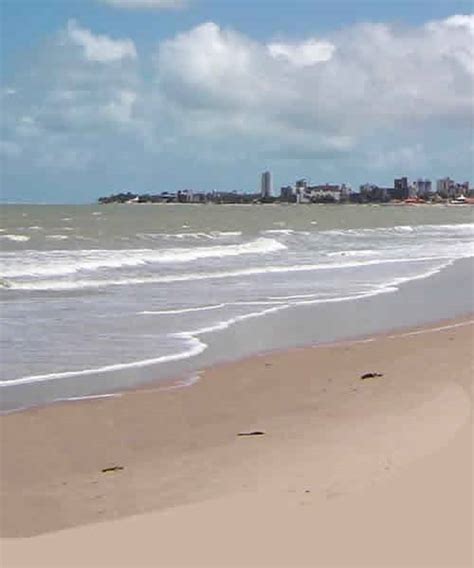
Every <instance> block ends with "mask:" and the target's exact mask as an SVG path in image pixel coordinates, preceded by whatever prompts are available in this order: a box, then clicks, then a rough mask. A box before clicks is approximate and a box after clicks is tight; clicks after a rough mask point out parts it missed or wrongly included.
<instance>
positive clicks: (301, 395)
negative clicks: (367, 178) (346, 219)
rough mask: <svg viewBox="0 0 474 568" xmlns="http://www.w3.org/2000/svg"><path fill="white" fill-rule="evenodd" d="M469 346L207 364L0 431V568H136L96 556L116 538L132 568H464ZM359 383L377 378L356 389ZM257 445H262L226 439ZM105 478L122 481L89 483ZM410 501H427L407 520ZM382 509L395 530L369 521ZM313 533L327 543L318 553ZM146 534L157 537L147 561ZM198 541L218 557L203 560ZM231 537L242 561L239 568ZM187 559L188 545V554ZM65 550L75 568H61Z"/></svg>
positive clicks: (392, 345)
mask: <svg viewBox="0 0 474 568" xmlns="http://www.w3.org/2000/svg"><path fill="white" fill-rule="evenodd" d="M436 328H441V329H436ZM472 338H473V325H472V321H471V322H469V323H468V321H467V319H466V318H462V319H456V320H450V321H449V322H446V321H443V322H440V323H439V324H438V325H436V324H434V325H433V324H432V325H430V326H428V327H423V328H420V327H417V328H414V329H411V330H403V331H402V330H399V331H397V332H395V333H385V334H382V335H377V336H375V337H367V338H362V339H359V340H358V341H350V342H342V343H341V342H337V343H336V344H333V345H317V346H314V347H303V348H295V349H291V350H285V351H280V352H278V351H277V352H271V353H264V354H260V355H257V356H253V357H249V358H246V359H242V360H240V361H236V362H231V363H223V364H219V365H216V366H214V367H211V368H209V369H207V370H206V371H204V372H203V373H202V377H201V380H200V381H198V382H197V383H196V384H194V385H193V386H192V387H190V388H184V389H172V390H163V388H159V389H158V390H156V391H155V390H153V389H150V388H148V389H146V388H144V389H137V390H135V391H130V392H125V393H123V394H122V395H121V396H120V397H117V398H107V399H96V400H83V401H79V402H69V403H61V404H54V405H51V406H47V407H43V408H36V409H30V410H28V411H25V412H19V413H15V414H10V415H7V416H3V417H1V418H0V423H1V425H2V445H3V449H2V456H3V459H2V494H3V498H2V500H3V511H4V517H3V522H2V524H3V527H2V534H3V535H4V537H10V538H4V540H3V542H2V555H3V562H4V565H5V566H14V565H24V566H25V565H41V564H32V563H31V562H32V558H36V559H38V558H40V559H42V560H41V561H42V563H43V565H49V566H54V565H63V566H65V565H74V563H76V565H89V566H92V565H95V564H94V562H97V563H98V564H99V565H132V564H130V562H132V559H131V557H130V553H127V552H126V551H125V550H124V547H123V546H116V547H115V548H114V549H113V550H111V549H109V548H108V547H107V545H106V543H107V542H110V539H111V538H112V539H114V540H116V539H117V536H119V537H120V535H125V534H127V539H131V540H132V541H133V542H138V543H141V544H139V546H140V547H141V548H140V552H139V553H138V554H137V556H136V561H137V562H136V563H135V565H146V563H147V562H148V564H149V563H153V564H154V565H163V566H165V565H166V566H168V565H188V566H196V565H239V566H240V565H241V566H250V565H252V564H253V565H255V564H257V565H265V564H267V565H278V564H280V565H291V564H292V558H293V560H294V562H293V564H295V563H296V564H299V565H304V564H305V563H306V564H307V565H308V564H311V565H318V564H317V563H318V562H322V563H323V564H320V565H328V566H329V565H345V566H350V565H356V564H357V563H359V565H360V564H361V563H362V565H367V566H368V565H379V566H380V565H384V564H390V563H391V565H399V566H402V565H403V566H408V565H410V563H409V561H410V558H411V565H419V564H420V562H419V561H420V559H421V560H423V562H424V563H425V564H426V563H428V565H433V564H429V561H431V560H433V559H436V558H438V560H437V564H438V565H445V566H448V565H450V566H464V565H465V566H468V565H469V564H468V562H469V558H470V557H469V555H470V554H471V552H470V546H471V543H470V534H471V533H470V532H469V529H470V528H472V526H470V525H469V522H471V523H472V519H471V520H470V509H469V506H468V505H469V504H470V499H469V495H471V496H472V486H471V482H470V480H471V477H468V474H469V472H470V471H471V469H470V468H471V465H470V461H469V459H468V458H469V455H470V452H471V449H472V446H470V445H469V444H471V443H472V430H471V424H470V422H471V412H472V409H471V407H472V400H471V396H472V395H471V387H472V374H471V373H472V369H471V367H472V351H471V349H472V347H471V345H472ZM368 372H378V373H381V374H383V376H382V377H374V378H370V379H368V380H361V378H360V377H361V376H362V375H363V374H364V373H368ZM253 431H261V432H264V434H263V435H260V436H249V437H240V436H238V434H239V433H250V432H253ZM45 441H47V444H45ZM453 456H454V457H453ZM432 463H434V464H437V465H436V466H435V467H434V466H433V465H430V464H432ZM453 463H462V468H461V469H459V468H458V469H454V468H453V467H452V464H453ZM116 466H118V467H123V468H124V469H123V470H117V471H113V472H107V473H102V469H104V468H108V467H116ZM440 468H441V469H440ZM443 468H444V469H443ZM437 469H440V471H443V472H444V473H443V476H442V477H440V476H439V474H438V473H437V471H436V470H437ZM447 470H449V471H448V473H447ZM420 472H421V473H420ZM423 472H424V473H423ZM428 472H430V473H429V475H430V479H429V480H428V479H427V478H426V475H427V474H428ZM417 476H418V477H417ZM418 478H419V479H418ZM464 478H466V479H464ZM416 479H418V481H416ZM429 487H432V491H433V494H431V493H429V491H428V489H429ZM423 491H425V492H426V491H428V494H429V495H428V496H426V495H425V497H426V499H425V498H423V499H425V500H424V501H423V503H422V504H419V508H418V509H417V508H416V507H417V505H416V503H417V502H418V501H417V499H418V500H419V499H420V495H421V496H423V495H424V493H423ZM458 494H459V495H458ZM394 495H398V496H399V499H398V501H397V499H394V498H393V496H394ZM448 496H449V499H448ZM428 497H429V499H428ZM458 497H459V499H458ZM384 499H385V501H387V499H388V502H389V503H388V504H387V507H388V506H389V505H390V507H392V509H394V510H395V512H394V513H393V515H392V512H393V511H392V510H390V511H389V510H386V511H385V510H384V511H381V510H380V509H378V508H377V507H379V505H378V503H384V502H385V501H384ZM423 499H422V500H423ZM430 499H434V500H435V503H434V504H437V505H439V506H440V503H443V506H447V507H451V509H453V508H454V509H455V510H454V509H453V511H452V512H453V514H454V517H453V515H446V517H445V516H444V515H441V514H440V515H438V516H437V517H434V516H433V512H432V508H433V506H434V504H431V505H430V503H431V501H430ZM402 503H404V506H405V508H403V507H402V506H401V504H402ZM414 504H415V505H414ZM397 507H398V509H397ZM412 507H414V508H413V509H412ZM430 507H431V508H430ZM466 507H467V509H466ZM361 508H362V509H364V510H363V511H361ZM468 509H469V510H468ZM371 511H373V513H374V515H375V516H374V517H373V518H372V521H371V517H370V514H371V513H370V512H371ZM376 511H378V513H377V514H379V515H380V514H382V515H383V523H379V522H378V521H377V516H376ZM397 511H398V512H397ZM222 514H225V515H226V524H225V525H226V526H223V525H222V523H221V522H220V521H219V519H222ZM360 514H362V515H363V519H364V522H363V523H362V525H366V526H367V527H370V529H371V530H372V531H378V533H379V534H378V543H379V545H377V546H374V542H373V541H372V539H371V538H370V539H368V537H370V536H371V535H370V530H368V532H367V533H365V532H361V529H362V527H361V526H351V527H349V526H346V524H347V519H352V520H353V521H356V520H357V519H358V518H359V519H360ZM137 515H138V516H137ZM441 517H442V518H441ZM415 518H416V519H417V522H418V521H422V522H423V523H425V524H424V525H423V528H421V529H420V528H418V536H420V535H421V536H420V538H419V539H418V541H417V542H415V541H413V542H412V541H410V539H409V536H410V535H409V534H408V532H407V531H406V527H408V526H411V525H410V523H411V522H412V519H415ZM197 519H201V520H199V521H198V523H197V525H196V521H197ZM331 519H332V520H331ZM344 519H345V520H344ZM227 521H228V522H227ZM257 521H258V525H257V524H256V523H257ZM341 522H342V525H343V526H344V527H345V529H344V528H341ZM97 523H99V524H97ZM334 523H335V524H334ZM371 523H372V524H371ZM199 525H203V526H199ZM338 525H339V528H337V526H338ZM315 526H316V527H318V528H319V529H320V530H321V531H322V533H321V534H326V536H327V539H326V540H325V541H324V539H322V540H321V542H319V541H318V546H312V545H311V543H312V540H311V539H313V541H314V539H315V538H316V539H317V538H318V537H317V534H314V528H313V527H315ZM384 526H385V527H388V528H389V530H388V532H385V531H384V529H383V527H384ZM152 527H159V530H160V534H163V535H164V537H163V541H162V542H161V541H160V546H159V547H158V548H155V547H154V546H153V543H154V540H153V538H151V539H150V537H151V535H152V534H154V529H153V530H151V528H152ZM179 527H181V528H179ZM205 527H207V528H208V529H209V530H215V531H217V533H218V534H219V538H218V539H217V540H220V542H216V539H212V542H213V543H214V544H213V545H211V542H210V537H209V534H208V533H206V534H207V537H206V534H203V531H204V529H205ZM331 527H332V528H331ZM430 527H431V529H430ZM191 528H192V530H191ZM448 528H449V531H451V534H450V536H449V538H448V537H446V535H445V537H444V540H443V539H441V531H442V530H448ZM61 529H63V530H61ZM64 529H65V530H64ZM250 529H252V531H254V532H252V531H251V530H250ZM237 530H240V531H243V534H244V535H245V539H246V542H247V544H248V545H249V547H248V548H246V549H245V550H240V552H239V550H237V549H236V546H237V541H240V538H238V537H236V534H235V531H237ZM288 530H289V531H290V534H286V537H285V538H284V539H283V534H284V533H286V531H288ZM395 530H399V531H400V530H401V533H402V534H403V535H404V538H405V537H406V539H408V540H406V542H405V545H403V538H402V541H400V533H398V534H399V536H398V537H397V538H398V539H399V542H398V544H400V542H402V544H401V545H400V546H401V548H400V546H399V547H398V553H396V550H397V546H395V544H396V542H395V540H397V539H396V538H395V536H394V534H392V535H391V534H390V531H395ZM57 531H59V532H57ZM161 531H163V532H161ZM344 531H346V532H344ZM350 531H352V536H350ZM449 531H448V532H449ZM45 533H50V534H45ZM257 534H258V535H259V536H258V538H256V535H257ZM310 534H311V535H312V536H311V538H309V537H310ZM363 534H365V535H366V537H367V539H368V540H367V539H366V540H367V541H366V542H365V541H364V540H363ZM468 534H469V538H468V537H467V535H468ZM32 535H39V536H34V537H33V538H26V537H29V536H32ZM146 535H148V537H147V536H146ZM303 535H306V536H307V537H308V538H309V540H306V538H303ZM354 535H357V538H358V539H359V541H358V543H357V542H355V541H353V540H352V539H354ZM423 535H424V536H423ZM122 537H123V538H124V536H122ZM339 538H342V539H344V538H349V541H347V542H350V543H352V545H349V546H348V547H347V551H349V550H352V551H353V554H354V556H352V557H351V558H349V557H345V556H344V551H341V550H338V548H339V547H338V546H336V545H335V542H336V541H337V539H339ZM90 539H92V540H93V542H94V546H95V548H94V552H92V550H89V552H87V549H90V548H91V547H90V544H87V546H86V544H85V543H86V542H88V543H89V542H90ZM360 539H362V540H360ZM119 540H120V538H119ZM356 540H357V539H356ZM412 540H413V539H412ZM323 541H324V542H323ZM369 541H370V542H369ZM409 541H410V542H409ZM428 541H431V544H430V547H428V548H427V547H426V543H427V542H428ZM182 542H186V543H188V542H189V543H191V544H190V546H189V548H186V547H184V549H186V550H184V549H183V547H182V546H181V544H179V543H182ZM331 542H332V546H331V545H330V543H331ZM380 542H385V543H386V546H385V548H384V547H382V546H381V545H380ZM72 543H75V546H78V545H79V546H80V547H81V551H82V552H81V553H80V558H81V560H78V558H74V559H70V562H71V563H70V564H67V563H65V562H66V561H67V558H68V550H67V548H68V547H70V546H72ZM224 543H227V544H228V546H229V547H230V548H228V549H227V551H226V547H225V546H224ZM270 543H272V546H270ZM369 544H370V545H371V546H372V548H370V546H369ZM351 546H352V549H351ZM354 546H355V547H356V549H357V550H358V552H357V553H356V552H354V550H355V549H354ZM387 546H388V548H387ZM63 547H66V549H64V548H63ZM83 547H84V549H83ZM410 547H412V548H411V549H410ZM441 549H442V550H441ZM387 550H391V551H392V552H393V554H398V555H399V557H400V558H399V559H398V560H400V559H401V561H398V560H397V559H394V558H392V557H390V558H389V557H388V556H387V554H389V553H388V552H387ZM410 550H411V551H412V553H413V554H412V555H411V556H410ZM229 551H233V552H232V553H231V552H229ZM193 554H194V556H193ZM437 554H438V556H436V555H437ZM81 555H82V556H81ZM277 558H279V559H280V560H278V561H276V559H277ZM370 558H372V560H370ZM98 559H100V560H98ZM337 559H339V560H337ZM336 560H337V561H338V562H339V564H337V562H336ZM355 560H358V562H355ZM36 561H37V560H36ZM352 561H354V564H351V562H352ZM389 561H390V562H389ZM394 561H395V564H394ZM397 562H398V563H397ZM404 562H405V563H404ZM443 562H444V564H443ZM462 562H465V564H463V563H462ZM28 563H29V564H28Z"/></svg>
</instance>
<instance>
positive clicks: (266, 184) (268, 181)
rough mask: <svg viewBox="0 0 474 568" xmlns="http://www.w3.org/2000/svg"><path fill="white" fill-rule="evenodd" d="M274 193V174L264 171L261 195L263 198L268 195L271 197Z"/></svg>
mask: <svg viewBox="0 0 474 568" xmlns="http://www.w3.org/2000/svg"><path fill="white" fill-rule="evenodd" d="M272 193H273V186H272V174H271V172H263V174H262V182H261V189H260V196H261V197H262V199H265V198H267V197H271V196H272Z"/></svg>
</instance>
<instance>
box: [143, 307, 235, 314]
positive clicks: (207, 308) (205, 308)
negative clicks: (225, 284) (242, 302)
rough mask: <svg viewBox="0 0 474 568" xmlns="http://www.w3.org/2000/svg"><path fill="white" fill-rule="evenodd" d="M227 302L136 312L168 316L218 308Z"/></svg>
mask: <svg viewBox="0 0 474 568" xmlns="http://www.w3.org/2000/svg"><path fill="white" fill-rule="evenodd" d="M227 305H228V304H214V305H211V306H199V307H196V308H182V309H175V310H156V311H154V310H145V311H143V312H138V313H139V314H140V315H147V316H149V315H154V316H156V315H161V316H168V315H178V314H188V313H191V312H205V311H209V310H218V309H220V308H224V307H225V306H227Z"/></svg>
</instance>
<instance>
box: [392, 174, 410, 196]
mask: <svg viewBox="0 0 474 568" xmlns="http://www.w3.org/2000/svg"><path fill="white" fill-rule="evenodd" d="M409 195H410V189H409V187H408V178H406V177H401V178H398V179H395V180H394V182H393V192H392V195H391V198H392V199H407V197H409Z"/></svg>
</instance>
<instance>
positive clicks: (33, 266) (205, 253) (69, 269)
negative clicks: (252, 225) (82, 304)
mask: <svg viewBox="0 0 474 568" xmlns="http://www.w3.org/2000/svg"><path fill="white" fill-rule="evenodd" d="M5 236H7V235H5ZM27 238H29V237H27ZM286 248H287V247H286V246H285V245H283V244H281V243H279V242H278V241H276V240H274V239H267V238H263V237H261V238H258V239H255V240H253V241H249V242H247V243H243V244H235V245H219V246H209V247H195V248H173V249H160V250H153V249H121V250H80V251H48V252H44V251H42V252H34V253H33V254H30V255H29V256H23V257H22V258H18V256H17V255H16V253H11V254H10V255H9V256H8V255H5V256H4V259H3V260H4V263H3V264H4V266H3V269H2V275H3V276H4V277H9V278H12V277H22V276H68V275H71V274H76V273H78V272H81V271H95V270H100V269H102V268H123V267H134V266H142V265H146V264H156V263H163V264H165V263H167V264H172V263H186V262H193V261H197V260H202V259H206V258H223V257H233V256H240V255H252V254H255V255H257V254H258V255H261V254H268V253H272V252H277V251H281V250H285V249H286ZM8 261H10V262H8Z"/></svg>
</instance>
